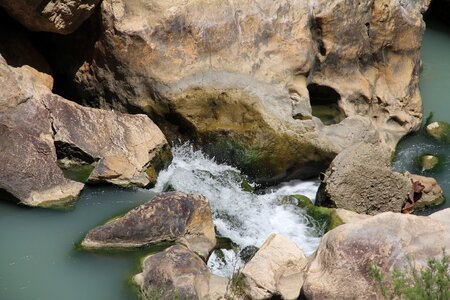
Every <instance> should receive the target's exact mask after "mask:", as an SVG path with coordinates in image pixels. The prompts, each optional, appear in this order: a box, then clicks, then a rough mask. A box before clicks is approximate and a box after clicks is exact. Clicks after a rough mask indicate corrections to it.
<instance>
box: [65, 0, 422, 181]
mask: <svg viewBox="0 0 450 300" xmlns="http://www.w3.org/2000/svg"><path fill="white" fill-rule="evenodd" d="M428 4H429V1H427V0H424V1H407V2H405V1H395V0H392V1H386V0H373V1H363V2H360V3H359V2H354V1H344V0H334V1H309V2H307V1H300V0H291V1H287V0H284V1H275V2H274V1H270V0H266V1H256V2H255V1H253V2H249V1H232V2H223V1H202V0H196V1H188V2H186V1H176V0H175V1H164V2H161V1H151V0H146V1H144V0H134V1H120V0H115V1H104V2H103V3H102V4H101V12H100V16H99V18H98V19H99V23H98V24H97V27H98V26H100V28H101V29H100V30H99V32H98V36H96V37H95V39H94V41H93V49H92V51H91V52H89V55H86V56H85V59H83V60H82V61H81V62H79V63H78V64H77V65H76V66H72V68H71V70H72V71H71V72H72V74H70V75H69V76H72V78H71V79H72V80H73V82H75V84H76V86H77V90H78V93H79V98H80V99H82V100H83V101H84V102H85V103H88V104H90V105H94V106H98V107H113V108H115V109H119V110H122V111H138V112H144V113H147V114H148V115H150V116H151V117H153V119H154V120H155V121H156V122H157V123H158V124H159V125H160V126H161V127H162V128H163V130H164V131H165V132H166V133H167V134H169V135H172V136H173V135H175V136H177V137H179V136H183V137H187V138H190V139H192V140H194V141H195V142H196V143H198V144H201V145H204V146H206V147H205V148H206V150H207V151H208V152H209V153H211V154H214V155H216V156H217V157H222V158H224V159H228V160H231V161H233V162H234V163H235V164H237V165H238V166H240V167H241V168H242V169H244V170H246V171H247V173H250V174H252V175H254V177H255V178H257V179H259V180H260V181H269V182H270V181H274V180H275V181H276V180H280V179H287V178H289V176H290V177H308V176H311V175H314V174H317V173H318V172H319V171H320V170H321V169H323V166H325V165H327V164H328V163H329V162H330V160H331V159H332V157H334V155H336V154H337V153H338V152H340V151H341V150H342V149H343V148H346V147H348V146H349V145H352V144H354V143H356V142H360V141H366V142H367V141H371V142H373V141H381V142H382V143H386V144H387V145H388V146H389V147H390V148H391V149H393V148H394V147H395V144H396V143H397V141H398V140H399V139H400V138H401V137H402V136H404V135H405V134H407V133H408V132H411V131H413V130H415V129H417V128H418V126H419V124H420V121H421V118H422V108H421V100H420V94H419V90H418V74H419V70H420V65H421V62H420V53H419V50H420V44H421V39H422V34H423V31H424V28H425V25H424V22H423V20H422V13H423V12H424V11H425V10H426V9H427V7H428ZM75 36H76V35H75ZM324 107H325V112H323V111H322V112H321V109H324ZM327 107H328V108H327ZM330 107H334V111H333V112H332V111H330ZM323 115H326V116H327V115H328V116H329V115H333V116H334V117H333V118H332V120H331V122H329V121H328V120H327V121H326V120H325V119H324V118H322V120H323V121H324V122H325V125H324V122H322V120H320V119H319V118H316V117H315V116H322V117H323ZM333 120H334V121H333ZM333 123H338V124H333ZM269 148H270V151H267V149H269ZM273 153H278V154H277V155H274V154H273ZM310 153H314V155H312V154H310ZM293 174H294V175H293Z"/></svg>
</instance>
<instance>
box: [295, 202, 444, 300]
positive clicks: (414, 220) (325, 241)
mask: <svg viewBox="0 0 450 300" xmlns="http://www.w3.org/2000/svg"><path fill="white" fill-rule="evenodd" d="M442 213H443V214H445V216H446V218H447V219H448V218H449V217H450V215H449V214H450V209H447V210H445V212H444V211H442ZM441 218H443V216H442V215H441V216H440V217H436V218H432V217H422V216H414V215H406V214H399V213H391V212H387V213H382V214H379V215H376V216H373V217H371V218H368V219H366V220H363V221H360V222H356V223H351V224H345V225H341V226H339V227H337V228H335V229H334V230H332V231H329V232H328V233H327V234H325V236H324V237H323V238H322V241H321V243H320V245H319V248H318V249H317V251H316V253H315V254H314V257H313V258H312V261H311V263H310V264H309V268H308V272H307V275H306V280H305V282H304V284H303V292H304V294H305V296H306V298H307V299H382V297H381V295H380V292H379V290H378V288H377V287H376V285H375V282H374V281H372V280H371V279H370V277H369V275H368V270H369V268H370V266H371V265H372V264H375V265H377V266H378V267H379V268H380V270H381V271H382V272H383V273H387V272H392V271H393V269H394V267H397V268H400V269H402V268H406V267H407V266H408V259H407V256H410V257H411V258H412V259H413V260H414V263H415V264H416V265H417V266H418V267H420V266H424V265H426V263H427V261H428V259H430V258H433V257H435V258H438V257H441V255H442V249H443V248H446V249H449V247H450V239H449V238H448V232H449V230H450V223H448V222H442V221H440V220H439V219H441Z"/></svg>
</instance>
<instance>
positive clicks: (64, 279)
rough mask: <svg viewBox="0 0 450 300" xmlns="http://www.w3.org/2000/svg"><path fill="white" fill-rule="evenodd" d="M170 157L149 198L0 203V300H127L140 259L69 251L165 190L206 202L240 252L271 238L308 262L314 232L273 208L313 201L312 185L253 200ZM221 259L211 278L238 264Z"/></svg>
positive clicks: (234, 181) (289, 212) (200, 166)
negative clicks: (283, 200)
mask: <svg viewBox="0 0 450 300" xmlns="http://www.w3.org/2000/svg"><path fill="white" fill-rule="evenodd" d="M173 152H174V159H173V163H172V164H171V165H170V167H169V168H168V169H167V170H165V171H163V172H161V174H160V176H159V178H158V183H157V185H156V186H155V188H154V189H153V190H150V191H148V190H143V189H136V190H131V191H130V190H123V189H118V188H114V187H105V186H101V187H89V188H87V189H86V190H85V191H83V193H82V195H81V197H80V199H79V200H78V202H77V203H76V207H75V209H74V210H72V211H69V212H62V211H53V210H45V209H30V208H24V207H19V206H17V205H13V204H10V203H5V202H0V241H1V248H0V249H1V250H0V299H1V300H32V299H41V300H61V299H64V300H80V299H83V300H124V299H134V298H135V294H134V291H132V290H131V289H130V286H129V284H128V280H129V278H130V276H131V275H132V274H133V273H136V272H137V271H138V268H137V266H138V261H139V258H140V257H141V256H143V255H145V254H147V253H146V252H145V251H144V252H142V251H140V252H130V251H127V252H122V253H115V254H111V253H90V252H83V251H79V250H76V244H77V243H78V242H80V240H81V239H82V237H83V236H84V234H86V232H87V231H88V230H89V229H91V228H93V227H95V226H97V225H99V224H101V223H102V222H103V221H105V220H107V219H109V218H110V217H112V216H114V215H118V214H121V213H123V212H124V211H127V210H130V209H131V208H133V207H135V206H137V205H139V204H142V203H144V202H146V201H149V200H150V199H151V198H152V197H153V196H154V195H155V192H161V191H163V190H166V189H168V188H169V187H170V188H174V189H176V190H179V191H184V192H188V193H202V194H204V195H205V196H207V197H208V198H209V199H210V205H211V208H212V210H213V214H214V223H215V225H216V227H217V231H218V232H219V233H220V234H221V235H223V236H226V237H229V238H231V239H232V240H233V241H234V242H235V243H236V244H237V245H238V247H239V248H242V247H245V246H247V245H256V246H261V244H262V243H263V242H264V240H265V239H266V238H267V236H268V235H269V234H271V233H272V232H278V233H282V234H284V235H286V236H288V237H290V238H291V239H292V240H294V241H295V242H296V243H297V244H298V245H299V247H300V248H301V249H302V250H303V251H304V252H305V253H307V254H310V253H312V252H313V251H314V249H315V248H316V247H317V245H318V243H319V238H318V237H317V231H316V230H315V229H314V228H310V227H308V226H307V223H308V220H307V218H306V217H305V216H304V214H303V211H302V210H301V209H299V208H297V207H295V206H293V205H284V204H280V203H279V198H280V197H281V196H283V195H291V194H304V195H307V196H309V197H311V198H314V195H315V192H316V190H317V187H318V183H317V182H301V181H295V182H291V183H289V184H285V185H282V186H279V187H276V188H274V189H273V190H272V191H267V192H266V193H265V194H264V195H256V194H253V193H250V192H246V191H244V190H243V189H242V188H241V181H242V176H241V175H240V172H239V171H238V170H237V169H235V168H233V167H230V166H227V165H220V164H217V163H215V162H214V160H211V159H208V158H207V157H205V156H204V155H203V154H202V153H201V152H200V151H194V150H193V149H192V148H191V147H190V146H188V145H183V146H180V147H175V148H174V149H173ZM224 253H225V255H226V259H227V260H228V261H229V264H227V265H225V264H223V263H221V262H219V261H217V260H215V258H216V256H215V255H213V256H212V259H211V260H210V262H209V265H210V267H211V269H212V270H213V271H214V272H215V273H217V274H223V275H228V276H229V275H231V273H232V272H233V268H234V267H236V265H238V264H240V261H239V259H238V258H237V256H236V253H235V252H233V251H231V250H224Z"/></svg>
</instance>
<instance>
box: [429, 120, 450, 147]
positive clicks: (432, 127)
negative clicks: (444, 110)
mask: <svg viewBox="0 0 450 300" xmlns="http://www.w3.org/2000/svg"><path fill="white" fill-rule="evenodd" d="M425 129H426V132H427V133H428V135H429V136H431V137H432V138H433V139H435V140H437V141H439V142H441V143H445V144H450V124H449V123H447V122H443V121H437V122H433V123H430V124H428V125H427V127H426V128H425Z"/></svg>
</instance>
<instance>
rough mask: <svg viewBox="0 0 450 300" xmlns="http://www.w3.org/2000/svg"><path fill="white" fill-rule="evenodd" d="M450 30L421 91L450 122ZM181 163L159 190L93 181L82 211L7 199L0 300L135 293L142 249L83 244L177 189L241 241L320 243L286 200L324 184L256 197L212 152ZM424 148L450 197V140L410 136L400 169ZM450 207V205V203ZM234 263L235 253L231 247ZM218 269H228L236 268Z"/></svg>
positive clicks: (434, 42) (438, 36)
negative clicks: (281, 238) (438, 160)
mask: <svg viewBox="0 0 450 300" xmlns="http://www.w3.org/2000/svg"><path fill="white" fill-rule="evenodd" d="M449 32H450V31H449V28H448V27H446V26H445V25H443V24H440V23H437V22H436V21H431V22H430V23H429V24H428V29H427V31H426V33H425V37H424V44H423V52H422V53H423V60H424V70H423V73H422V75H421V90H422V96H423V101H424V104H425V113H426V114H428V113H429V112H430V111H433V112H434V116H435V120H444V121H447V122H449V121H450V114H449V112H450V101H449V100H448V96H447V95H448V89H449V88H450V72H449V70H450V59H449V58H448V55H449V53H450V52H449V50H450V35H449ZM174 150H175V151H174V154H175V155H174V161H173V163H172V165H171V166H170V167H169V168H168V169H167V170H165V171H163V172H162V173H161V174H160V176H159V179H158V183H157V185H156V187H155V188H154V190H150V191H147V190H142V189H135V190H123V189H119V188H114V187H109V186H99V187H88V188H86V189H85V190H84V191H83V193H82V195H81V197H80V199H79V200H78V201H77V203H76V207H75V209H74V210H71V211H67V212H63V211H53V210H45V209H31V208H24V207H19V206H16V205H13V204H10V203H4V202H0V240H1V250H0V299H2V300H34V299H36V300H38V299H40V300H61V299H64V300H80V299H83V300H127V299H135V298H136V294H135V293H134V291H132V289H131V287H130V284H129V278H130V277H131V275H132V274H134V273H136V272H137V271H138V260H139V257H141V256H142V255H144V253H143V252H129V251H128V252H123V253H115V254H112V253H108V254H106V253H92V252H84V251H79V250H77V249H76V245H77V243H79V242H80V240H81V239H82V237H83V236H84V234H85V233H86V232H87V231H88V230H89V229H91V228H93V227H95V226H96V225H99V224H101V223H102V222H103V221H104V220H106V219H108V218H110V217H111V216H114V215H117V214H120V213H123V212H124V211H126V210H129V209H131V208H133V207H135V206H137V205H139V204H141V203H144V202H146V201H149V200H150V199H151V198H152V197H153V196H154V194H155V193H156V192H160V191H162V190H164V189H167V188H168V187H169V186H172V187H173V188H175V189H177V190H181V191H185V192H199V193H203V194H205V195H206V196H207V197H208V198H209V199H210V203H211V207H212V210H213V214H214V222H215V225H216V227H217V230H218V231H219V232H220V233H221V234H222V235H224V236H227V237H230V238H231V239H232V240H233V241H234V242H235V243H237V244H238V246H239V247H241V248H242V247H244V246H246V245H256V246H260V245H261V244H262V243H263V241H264V240H265V238H266V237H267V236H268V235H269V234H270V233H271V232H279V233H282V234H284V235H286V236H289V237H290V238H291V239H292V240H294V241H295V242H296V243H297V244H298V245H299V247H300V248H301V249H302V250H303V251H304V252H305V253H306V254H310V253H312V252H313V251H314V249H315V248H316V247H317V245H318V243H319V237H318V236H317V231H316V230H315V229H313V228H310V227H308V226H307V223H308V222H307V219H306V217H305V216H304V214H303V212H302V211H301V210H299V209H297V208H295V207H293V206H289V205H282V204H280V203H279V202H278V199H279V198H280V197H281V196H282V195H290V194H296V193H300V194H305V195H307V196H310V197H314V194H315V192H316V189H317V186H318V183H317V182H315V181H309V182H301V181H296V182H291V183H289V184H285V185H282V186H278V187H276V188H274V189H273V190H272V191H267V193H265V194H264V195H255V194H252V193H249V192H246V191H243V190H242V188H241V187H240V173H239V171H238V170H236V169H234V168H233V167H230V166H227V165H220V164H217V163H215V162H214V161H213V160H211V159H208V158H206V157H205V156H204V155H203V154H202V153H201V152H198V151H194V150H192V149H191V148H190V147H189V146H188V145H184V146H180V147H177V148H175V149H174ZM423 153H432V154H439V155H440V156H441V157H442V158H443V160H444V161H445V160H446V162H444V164H443V165H442V167H441V168H440V169H439V170H438V171H434V172H430V173H425V175H429V176H434V177H436V179H437V180H438V182H439V183H440V184H441V186H442V187H443V188H444V190H445V192H446V194H447V196H448V195H450V190H449V188H450V176H449V169H450V168H449V162H450V157H449V155H450V151H449V147H448V146H443V145H439V144H437V143H434V142H432V141H431V140H429V139H428V138H427V137H425V136H424V135H423V134H422V133H419V134H416V135H412V136H410V137H407V138H405V139H404V140H403V141H402V142H401V143H400V145H399V147H398V154H397V157H396V159H395V161H394V168H395V169H397V170H402V171H403V170H409V171H412V172H415V173H418V172H419V173H420V172H421V170H420V169H418V167H417V166H416V165H415V163H414V162H415V159H416V158H417V156H419V155H420V154H423ZM445 206H448V203H447V204H445ZM226 255H227V258H228V259H229V260H230V261H233V260H235V259H236V256H235V255H234V254H230V253H226ZM209 266H210V267H211V269H212V270H213V271H214V272H216V273H219V274H224V275H229V273H230V271H232V270H230V269H229V268H228V269H227V268H224V267H223V266H219V265H217V263H216V262H215V261H214V257H213V258H212V260H210V262H209Z"/></svg>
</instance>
